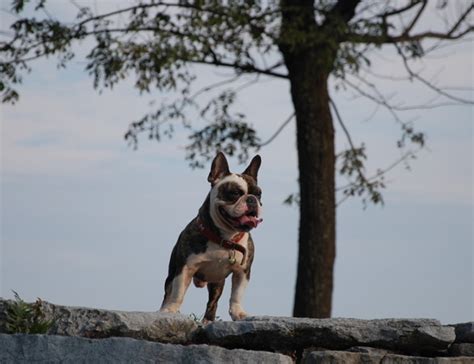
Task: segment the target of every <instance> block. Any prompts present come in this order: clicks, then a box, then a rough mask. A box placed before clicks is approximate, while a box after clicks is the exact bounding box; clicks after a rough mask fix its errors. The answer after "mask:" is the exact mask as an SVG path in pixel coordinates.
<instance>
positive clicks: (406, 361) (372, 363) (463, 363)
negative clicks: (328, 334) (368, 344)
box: [302, 351, 473, 364]
mask: <svg viewBox="0 0 474 364" xmlns="http://www.w3.org/2000/svg"><path fill="white" fill-rule="evenodd" d="M302 363H303V364H473V360H472V358H462V357H460V358H427V357H419V356H404V355H395V354H385V355H383V354H366V353H353V352H347V351H313V352H311V353H308V354H307V355H305V357H304V358H303V360H302Z"/></svg>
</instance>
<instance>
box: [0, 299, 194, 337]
mask: <svg viewBox="0 0 474 364" xmlns="http://www.w3.org/2000/svg"><path fill="white" fill-rule="evenodd" d="M6 303H8V301H5V300H3V301H2V300H0V332H6V328H5V325H4V323H5V310H6ZM43 307H44V313H45V315H46V319H51V318H54V325H53V326H52V327H51V329H50V331H49V332H48V333H49V334H52V335H67V336H82V337H88V338H105V337H111V336H119V337H131V338H136V339H145V340H151V341H159V342H164V343H174V344H184V343H188V342H189V341H190V338H191V335H192V333H193V332H194V330H196V328H197V327H198V325H197V323H196V322H195V321H193V320H191V319H190V318H188V317H186V316H183V315H172V314H164V313H160V312H123V311H109V310H102V309H95V308H85V307H69V306H60V305H53V304H51V303H48V302H43Z"/></svg>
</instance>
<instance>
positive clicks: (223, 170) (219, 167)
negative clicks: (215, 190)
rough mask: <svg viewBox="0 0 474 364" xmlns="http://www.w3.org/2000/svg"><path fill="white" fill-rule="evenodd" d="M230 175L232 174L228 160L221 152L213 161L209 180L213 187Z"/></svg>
mask: <svg viewBox="0 0 474 364" xmlns="http://www.w3.org/2000/svg"><path fill="white" fill-rule="evenodd" d="M228 174H230V171H229V164H228V163H227V159H226V158H225V155H224V153H222V152H219V153H217V155H216V157H215V158H214V160H213V161H212V165H211V172H209V176H208V177H207V180H208V181H209V182H211V184H212V185H214V184H216V182H217V181H218V180H219V179H221V178H223V177H225V176H227V175H228Z"/></svg>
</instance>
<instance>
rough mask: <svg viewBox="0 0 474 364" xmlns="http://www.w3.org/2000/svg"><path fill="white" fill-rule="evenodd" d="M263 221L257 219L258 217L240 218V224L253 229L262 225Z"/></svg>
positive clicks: (245, 216)
mask: <svg viewBox="0 0 474 364" xmlns="http://www.w3.org/2000/svg"><path fill="white" fill-rule="evenodd" d="M262 221H263V220H262V219H259V218H257V217H256V216H247V215H244V216H241V217H240V218H239V222H240V224H241V225H247V226H250V227H251V228H256V227H257V226H258V224H260V223H261V222H262Z"/></svg>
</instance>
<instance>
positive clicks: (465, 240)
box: [0, 13, 474, 323]
mask: <svg viewBox="0 0 474 364" xmlns="http://www.w3.org/2000/svg"><path fill="white" fill-rule="evenodd" d="M9 20H10V19H9V18H8V16H7V15H5V14H4V13H3V14H2V22H5V23H6V22H7V21H9ZM472 51H473V46H472V43H463V44H460V45H458V46H456V47H450V48H446V49H445V50H442V51H440V52H439V54H438V57H434V58H429V59H426V60H425V61H424V63H423V64H417V65H415V66H416V67H418V69H421V68H423V70H424V72H426V74H427V75H434V74H438V72H441V73H440V74H439V75H438V76H437V80H438V82H439V84H440V85H444V86H452V87H472V84H473V73H472V71H473V69H472ZM83 68H84V63H83V62H81V60H80V59H77V60H75V61H73V62H72V63H71V64H70V66H69V67H68V69H67V70H65V71H64V70H63V71H57V69H56V67H55V64H54V61H52V60H50V61H41V62H38V63H37V65H35V66H34V70H33V72H32V73H31V74H30V75H27V76H26V77H25V82H24V84H23V85H22V86H21V87H20V93H21V99H20V101H19V102H18V103H17V104H16V105H14V106H10V105H2V106H1V134H2V149H1V152H2V166H1V167H2V182H1V183H2V190H1V191H2V194H1V245H0V257H1V259H0V295H1V296H3V297H12V293H11V289H14V290H16V291H18V292H19V293H20V295H21V296H22V297H24V298H25V299H28V300H33V299H35V298H36V297H37V296H39V297H41V298H43V299H45V300H47V301H51V302H54V303H58V304H67V305H83V306H93V307H103V308H109V309H121V310H147V311H150V310H156V309H158V308H159V305H160V303H161V299H162V295H163V282H164V279H165V275H166V270H167V264H168V259H169V254H170V252H171V249H172V247H173V245H174V243H175V241H176V238H177V236H178V235H179V233H180V231H181V229H182V228H183V227H184V226H185V225H186V224H187V222H188V221H189V220H190V219H191V218H192V217H194V216H195V214H196V212H197V210H198V208H199V206H200V204H201V203H202V201H203V200H204V198H205V195H206V194H207V192H208V189H209V186H208V183H207V181H206V177H207V173H208V169H207V168H206V169H205V170H191V169H189V168H188V167H187V164H186V162H185V161H184V150H183V146H184V145H185V143H186V139H185V135H184V134H178V135H176V137H175V138H174V139H172V140H170V141H168V140H164V141H163V142H161V143H155V142H148V141H143V142H142V143H141V144H140V145H139V149H138V150H137V151H133V150H132V149H131V148H129V147H127V144H126V143H125V142H124V140H123V134H124V132H125V130H126V128H127V126H128V123H129V122H130V121H132V120H134V119H137V118H138V117H140V116H141V115H143V114H144V113H145V112H146V111H148V110H149V106H148V102H149V101H151V100H153V99H159V98H160V97H163V95H159V94H156V93H154V94H152V95H147V96H142V97H140V96H139V95H138V93H137V92H135V90H133V88H132V86H131V83H130V82H125V83H124V84H122V85H119V86H118V87H117V88H116V89H114V90H113V91H105V92H104V93H102V94H99V93H97V92H96V91H94V90H93V89H92V80H91V79H90V78H89V77H88V76H87V75H86V73H85V72H83V71H82V70H83ZM374 70H375V71H377V72H379V73H384V74H388V75H392V76H396V75H400V74H401V72H402V69H401V67H400V64H399V62H396V60H395V59H394V57H393V54H392V53H390V52H389V51H387V52H384V53H381V56H377V57H375V58H374ZM197 73H198V75H199V80H198V82H199V83H200V84H204V82H208V81H209V80H212V79H216V78H217V77H219V76H222V75H223V74H228V72H226V71H224V70H218V71H215V70H210V69H205V68H198V69H197ZM379 86H380V88H381V89H382V90H384V92H386V93H387V94H391V93H396V94H397V96H396V98H398V99H399V100H405V102H406V103H407V104H410V103H415V104H418V103H421V102H423V100H426V99H430V98H431V97H432V95H433V94H432V93H430V92H429V91H428V90H426V88H423V87H420V86H419V85H416V84H413V83H408V82H393V81H388V80H385V81H380V83H379ZM332 94H333V96H334V98H335V100H336V102H337V103H338V105H339V110H340V112H341V114H342V116H343V118H344V119H345V121H346V125H347V126H348V127H349V128H350V130H351V131H352V134H353V138H354V140H355V142H356V143H360V142H362V141H364V142H366V144H367V145H368V153H369V164H368V168H369V171H375V169H376V168H378V167H381V168H383V167H386V166H387V165H389V164H390V163H391V162H393V161H394V160H395V159H397V158H398V156H399V151H398V150H397V149H396V147H395V142H396V140H397V138H398V137H399V128H398V126H396V125H395V123H394V122H393V120H392V119H391V117H390V115H388V113H386V112H383V111H382V110H380V111H379V112H377V113H376V114H375V116H374V117H373V118H372V119H371V120H370V121H366V120H365V119H366V118H367V116H368V115H370V114H371V112H372V110H373V105H372V104H371V103H370V102H368V101H366V100H363V99H359V98H357V99H354V98H353V97H352V96H351V94H350V93H336V92H335V91H334V90H333V92H332ZM460 95H462V96H464V97H470V98H471V99H472V97H473V94H472V92H463V93H462V94H460ZM239 104H240V106H241V107H242V109H243V110H245V113H246V114H247V115H248V116H249V119H251V120H252V121H254V125H255V126H257V128H258V130H259V132H260V135H261V137H262V139H266V138H267V137H268V136H270V135H271V134H272V132H273V131H274V130H275V129H276V128H277V127H278V125H279V124H280V123H281V122H282V121H283V120H284V119H286V117H287V116H288V115H289V114H290V113H291V110H292V105H291V102H290V98H289V93H288V85H287V84H286V83H285V82H283V81H271V82H263V83H261V84H259V85H258V86H256V87H254V88H251V89H248V91H247V92H246V93H244V94H242V99H241V101H240V102H239ZM401 116H402V117H403V118H404V119H406V120H410V119H412V118H416V119H417V121H416V125H417V127H418V128H419V129H421V130H424V131H426V134H427V142H428V148H427V149H425V150H423V151H421V152H420V153H419V155H418V158H417V160H415V161H413V162H412V163H411V166H412V170H411V171H407V170H406V169H404V168H403V167H402V166H400V167H398V168H397V169H395V170H393V171H391V172H390V173H389V175H388V176H387V180H388V182H389V184H388V188H387V190H386V192H385V194H384V196H385V200H386V205H385V207H383V208H381V207H374V206H369V207H368V208H367V209H365V210H364V209H363V208H362V204H361V203H360V201H359V200H357V199H354V200H348V201H346V202H345V203H343V204H342V205H341V206H340V207H339V208H338V221H337V237H338V242H337V258H336V270H335V290H334V302H333V303H334V304H333V307H334V309H333V315H334V316H344V317H360V318H379V317H433V318H437V319H440V320H441V321H443V322H446V323H451V322H460V321H467V320H473V319H474V312H473V303H474V297H473V295H474V292H473V286H474V284H473V283H474V282H473V276H474V271H473V230H472V221H473V189H472V188H473V187H472V186H473V124H472V123H473V118H472V107H468V106H460V107H459V106H458V107H444V108H437V109H432V110H418V111H412V112H405V113H403V114H401ZM336 131H337V144H338V147H339V149H341V148H343V147H346V146H347V142H346V141H345V139H344V136H343V134H342V132H341V131H340V129H339V128H337V130H336ZM294 147H295V130H294V126H293V125H290V126H288V127H287V128H286V129H285V130H284V132H283V133H282V134H281V135H280V136H279V137H278V139H276V140H275V141H274V142H273V143H272V144H271V145H269V146H268V147H265V148H264V149H262V150H261V152H260V154H261V155H262V157H263V164H262V168H261V172H260V173H261V174H260V183H261V185H262V187H263V190H264V197H263V198H264V204H265V206H264V207H265V210H264V223H263V224H262V225H261V226H260V227H259V228H258V229H257V230H256V231H255V232H254V239H255V240H256V258H255V262H254V267H253V272H252V279H251V282H250V284H249V287H248V290H247V293H246V297H245V307H246V309H247V311H248V312H249V314H258V315H290V314H291V308H292V301H293V289H294V283H295V272H296V255H297V243H296V241H297V229H298V211H297V209H296V208H292V207H286V206H284V205H282V203H281V202H282V200H283V199H284V198H285V197H286V196H287V195H288V194H289V193H291V192H294V191H296V188H297V186H296V179H297V168H296V153H295V148H294ZM231 166H232V167H233V169H234V170H237V171H239V170H241V169H243V166H238V165H237V162H236V160H231ZM369 174H370V173H369ZM343 183H344V181H343V180H341V181H338V185H341V184H343ZM228 283H230V282H228ZM228 286H229V284H228ZM228 288H229V287H227V289H226V292H224V295H223V296H222V298H221V301H220V307H219V311H218V314H219V315H220V316H221V317H222V318H223V319H226V320H227V319H229V316H228V315H227V302H228V298H229V289H228ZM206 298H207V292H206V290H198V289H197V288H194V287H191V288H190V290H189V292H188V295H187V296H186V300H185V304H184V306H183V309H182V311H183V313H186V314H188V313H191V312H193V313H196V314H198V315H199V314H202V313H203V311H204V308H205V303H206Z"/></svg>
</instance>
